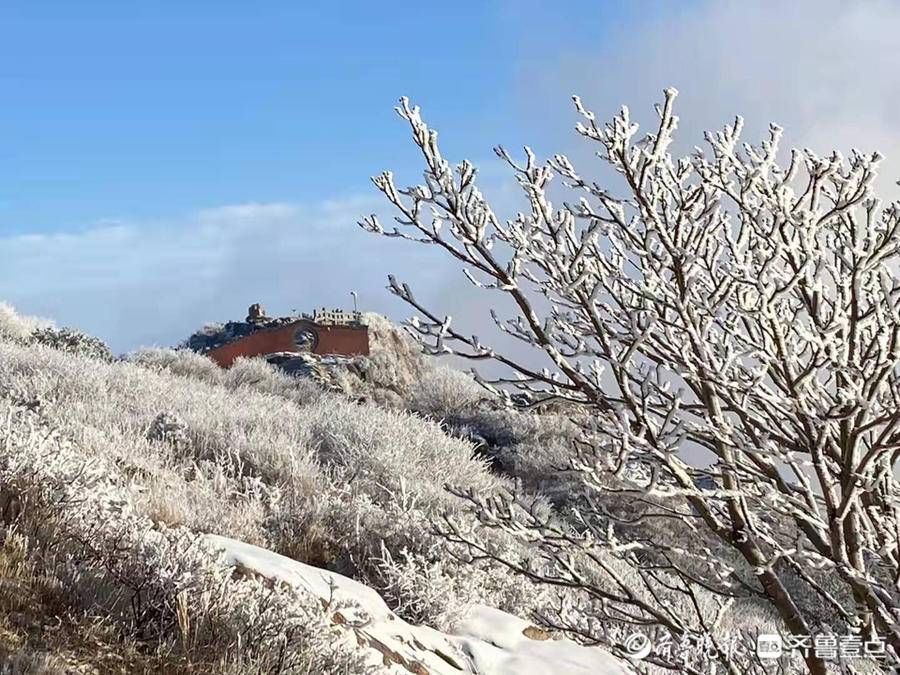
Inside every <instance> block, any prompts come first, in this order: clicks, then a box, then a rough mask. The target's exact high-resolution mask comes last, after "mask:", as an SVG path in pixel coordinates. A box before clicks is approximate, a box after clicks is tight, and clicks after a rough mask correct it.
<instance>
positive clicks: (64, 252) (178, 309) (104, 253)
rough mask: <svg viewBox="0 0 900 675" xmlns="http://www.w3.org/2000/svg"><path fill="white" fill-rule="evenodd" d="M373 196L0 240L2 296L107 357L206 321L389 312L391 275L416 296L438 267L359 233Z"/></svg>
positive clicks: (438, 273)
mask: <svg viewBox="0 0 900 675" xmlns="http://www.w3.org/2000/svg"><path fill="white" fill-rule="evenodd" d="M380 206H381V204H380V202H378V201H377V195H373V196H372V197H369V198H365V197H353V198H350V199H347V200H331V201H327V202H323V203H321V204H314V205H302V204H256V203H250V204H236V205H228V206H223V207H218V208H213V209H204V210H200V211H198V212H196V213H193V214H188V215H186V216H183V217H179V218H173V219H171V220H168V221H165V222H131V223H124V222H119V223H101V224H97V225H95V226H93V227H89V228H86V229H84V230H82V231H78V232H60V233H52V234H40V235H35V234H28V235H19V236H8V237H0V260H3V261H4V264H3V270H2V273H0V298H4V299H6V300H8V301H10V302H11V303H12V304H14V305H16V306H18V307H19V308H20V309H21V310H22V311H24V312H27V313H32V314H38V315H45V316H49V317H52V318H53V319H54V320H55V321H56V322H57V323H59V324H66V325H72V326H76V327H79V328H81V329H83V330H86V331H88V332H90V333H93V334H95V335H98V336H100V337H103V338H104V339H106V340H108V341H109V342H110V343H111V345H112V346H113V348H114V349H116V350H120V351H121V350H126V349H132V348H134V347H136V346H139V345H147V344H172V343H175V342H177V341H179V340H180V339H182V338H184V337H186V336H187V335H188V334H189V333H190V332H191V331H192V330H194V329H195V328H197V327H199V326H200V325H201V324H203V323H204V322H206V321H212V320H227V319H235V318H242V317H243V315H244V312H245V310H246V308H247V306H248V305H250V304H251V303H253V302H262V303H263V304H264V305H265V306H267V307H268V308H269V309H270V311H271V312H273V313H281V312H287V311H290V310H291V309H295V308H296V309H311V308H312V307H313V306H318V305H347V304H348V303H349V302H350V297H349V292H350V291H351V290H356V291H357V292H358V293H359V296H360V301H361V303H362V304H363V307H364V308H366V309H374V310H376V311H382V312H387V311H390V312H394V313H396V312H398V310H400V303H399V301H396V300H393V299H392V298H391V297H390V296H389V294H388V293H387V291H386V290H384V286H385V276H386V274H387V273H388V272H395V271H398V270H405V271H406V272H407V276H409V277H411V278H412V280H413V281H415V282H417V283H418V284H419V285H420V286H422V287H423V288H424V290H425V292H428V289H434V288H436V287H437V286H438V285H439V284H440V279H441V278H442V275H443V274H444V273H446V267H442V266H441V264H440V261H439V259H437V258H436V257H434V256H429V254H428V253H429V252H428V251H427V250H423V247H412V246H400V245H397V244H396V243H394V242H389V241H386V240H383V239H381V238H379V237H375V236H373V235H370V234H367V233H365V232H363V231H362V230H361V229H359V228H358V227H356V225H355V223H356V221H357V220H358V219H359V217H360V216H362V215H364V214H366V213H368V212H370V211H372V210H375V209H377V208H378V207H380Z"/></svg>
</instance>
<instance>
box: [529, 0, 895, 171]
mask: <svg viewBox="0 0 900 675" xmlns="http://www.w3.org/2000/svg"><path fill="white" fill-rule="evenodd" d="M898 33H900V5H898V4H897V3H892V2H887V1H882V0H875V1H872V2H861V1H857V2H854V1H846V2H845V1H842V0H798V1H795V2H789V3H788V2H772V1H768V2H744V1H737V2H735V1H717V2H705V3H699V4H696V5H691V6H689V7H687V6H685V5H682V4H678V5H662V6H661V11H660V12H645V13H643V15H642V18H641V19H640V23H638V24H635V25H625V26H622V27H621V28H620V30H617V31H616V33H615V35H614V37H613V38H612V39H606V40H599V39H598V40H597V41H596V42H595V44H596V45H597V47H596V48H591V49H590V50H589V51H571V50H567V48H566V46H565V45H557V46H558V47H559V48H560V49H559V51H558V52H557V55H556V58H551V59H550V60H549V61H547V62H545V65H544V66H543V67H541V68H538V69H537V70H536V71H535V70H533V69H532V70H529V71H528V72H527V73H526V74H524V75H523V78H522V82H521V84H522V87H521V92H520V93H521V95H522V96H523V97H524V98H525V99H526V100H527V101H528V103H529V105H528V106H522V109H526V110H530V111H531V112H530V114H529V122H530V124H529V126H530V127H531V128H534V127H535V125H536V124H538V123H540V124H542V125H543V126H546V123H544V122H543V120H547V119H551V120H561V121H562V122H561V123H560V124H556V125H555V127H554V128H555V129H556V130H557V133H556V134H555V135H556V140H557V141H559V142H563V143H565V144H567V147H564V148H558V147H557V148H556V151H559V150H560V149H562V150H566V151H569V150H572V152H571V154H572V155H574V156H576V157H578V158H579V159H582V160H583V159H586V158H587V153H586V152H585V149H584V148H583V147H582V145H580V144H579V145H576V142H574V141H570V140H568V139H573V138H574V132H571V133H569V131H568V130H569V129H571V126H572V125H573V124H574V121H575V115H574V111H573V110H572V106H571V102H570V98H569V97H570V96H571V95H572V94H575V93H577V94H579V95H581V96H582V98H583V99H584V100H585V102H586V104H588V105H589V106H591V107H593V108H594V110H595V111H596V112H597V114H598V115H599V116H601V117H603V118H606V117H609V116H611V115H612V114H613V113H615V112H616V110H617V109H618V108H619V107H620V106H621V105H622V104H627V105H628V106H629V108H630V109H631V111H632V114H633V115H634V116H635V117H636V118H637V119H638V120H643V121H646V122H652V121H653V112H652V104H653V103H654V102H657V101H659V100H661V92H662V90H663V89H664V88H665V87H668V86H675V87H676V88H678V90H679V92H680V96H679V99H678V102H677V113H678V115H679V117H680V118H681V124H680V129H681V131H680V138H681V141H682V147H683V148H690V147H692V146H693V145H698V144H700V143H701V142H702V132H703V131H704V130H706V129H714V128H715V129H717V128H720V127H721V126H722V125H724V124H725V123H728V122H730V121H731V120H732V119H733V118H734V116H735V115H737V114H740V115H742V116H743V117H744V118H745V120H746V127H745V128H746V137H747V138H748V139H751V140H757V139H758V138H759V136H760V134H761V133H763V132H764V131H765V129H766V127H767V125H768V123H769V122H771V121H775V122H778V123H779V124H781V125H782V126H784V127H785V131H786V140H787V141H788V142H789V143H791V144H793V145H797V146H801V147H802V146H809V147H812V148H813V149H814V150H817V151H820V152H826V151H829V150H831V149H833V148H837V149H841V150H844V151H846V150H847V149H849V148H850V147H858V148H859V149H861V150H873V149H876V148H878V149H880V150H882V152H883V153H884V154H886V155H887V156H888V160H887V162H886V163H885V164H884V165H883V170H882V176H883V177H884V178H885V179H889V180H883V181H882V183H883V184H893V182H894V180H895V179H896V178H900V136H898V134H897V121H896V111H897V110H898V109H900V85H898V80H897V75H896V74H897V72H900V50H898V49H897V48H896V36H897V35H898ZM563 128H565V129H566V136H565V137H563V136H562V134H561V130H562V129H563ZM563 138H565V139H567V140H565V141H563V140H562V139H563ZM573 146H574V147H573ZM551 149H552V148H551Z"/></svg>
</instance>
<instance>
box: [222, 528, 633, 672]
mask: <svg viewBox="0 0 900 675" xmlns="http://www.w3.org/2000/svg"><path fill="white" fill-rule="evenodd" d="M206 539H207V541H208V542H209V543H210V544H212V545H213V546H214V547H215V548H218V549H220V550H222V551H223V552H224V556H225V561H226V562H227V563H228V564H230V565H233V566H234V567H235V568H237V569H238V570H239V571H241V572H243V573H245V574H258V575H260V576H263V577H265V578H267V579H271V580H273V581H280V582H283V583H286V584H290V585H291V586H294V587H298V588H304V589H306V590H307V591H308V592H309V593H310V594H311V595H312V596H313V597H315V598H317V599H318V600H319V601H320V602H321V603H322V606H323V607H325V608H326V610H327V611H329V612H332V611H333V613H332V620H333V621H334V622H335V623H336V624H338V625H342V626H345V627H346V628H347V631H348V635H347V637H348V640H349V639H355V641H356V642H357V643H358V644H360V645H362V646H365V647H368V649H369V651H370V652H371V655H372V658H371V663H372V665H383V666H385V667H386V668H387V669H388V671H389V672H394V673H416V674H417V675H432V674H434V675H438V674H444V673H446V674H448V675H459V674H460V673H473V674H477V675H548V674H554V675H555V674H557V673H558V674H559V675H567V674H569V673H571V674H572V675H581V674H584V675H588V674H590V675H630V674H631V673H633V671H632V670H631V668H629V667H628V666H627V665H626V664H624V663H623V662H622V661H620V660H618V659H617V658H615V657H614V656H612V655H611V654H610V653H609V652H606V651H604V650H603V649H600V648H599V647H584V646H582V645H579V644H576V643H575V642H572V641H570V640H565V639H559V640H557V639H550V636H549V635H548V634H546V633H545V632H544V631H542V630H541V629H539V628H537V627H535V626H532V625H531V624H529V623H528V622H527V621H524V620H522V619H520V618H519V617H516V616H512V615H510V614H507V613H506V612H502V611H500V610H498V609H494V608H492V607H484V606H476V607H474V608H472V610H471V611H470V612H469V613H468V614H467V616H466V617H465V618H464V619H463V621H461V622H460V624H459V626H457V629H456V631H455V634H452V635H448V634H445V633H441V632H439V631H436V630H434V629H433V628H429V627H428V626H414V625H411V624H408V623H406V622H405V621H403V620H402V619H401V618H399V617H398V616H396V615H395V614H394V613H393V612H391V610H390V608H388V606H387V605H386V604H385V602H384V600H382V598H381V596H380V595H378V593H377V592H375V591H374V590H372V589H371V588H369V587H368V586H365V585H364V584H361V583H359V582H358V581H354V580H353V579H349V578H347V577H344V576H341V575H340V574H335V573H334V572H329V571H327V570H322V569H319V568H317V567H312V566H310V565H306V564H304V563H301V562H297V561H296V560H292V559H291V558H287V557H285V556H282V555H279V554H277V553H273V552H272V551H268V550H266V549H263V548H260V547H258V546H253V545H251V544H246V543H244V542H241V541H237V540H235V539H229V538H227V537H220V536H217V535H206Z"/></svg>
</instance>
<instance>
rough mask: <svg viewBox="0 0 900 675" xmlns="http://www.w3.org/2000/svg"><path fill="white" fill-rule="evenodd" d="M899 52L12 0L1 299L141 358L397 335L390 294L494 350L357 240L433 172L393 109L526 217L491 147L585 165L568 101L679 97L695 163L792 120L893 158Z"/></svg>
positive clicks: (604, 109) (855, 36)
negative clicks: (395, 188)
mask: <svg viewBox="0 0 900 675" xmlns="http://www.w3.org/2000/svg"><path fill="white" fill-rule="evenodd" d="M898 31H900V9H898V8H897V7H896V6H895V5H894V4H892V3H889V2H886V1H885V2H878V1H875V2H868V3H856V2H847V3H841V2H838V1H837V0H834V1H832V0H825V1H823V2H819V1H818V0H802V1H798V2H795V3H790V4H785V3H775V2H759V3H746V2H737V1H734V2H731V1H728V0H723V1H717V2H702V1H700V0H696V1H691V2H678V3H675V2H624V1H623V2H615V1H595V2H586V1H573V2H565V3H559V2H554V3H551V2H539V1H537V0H524V1H521V2H507V1H503V2H490V1H483V2H478V1H474V0H473V1H469V2H457V3H423V2H415V3H414V2H383V3H369V2H358V1H357V2H336V1H335V2H327V3H326V2H298V1H293V2H277V1H271V2H260V3H249V2H237V1H234V0H219V1H218V2H211V1H206V0H191V1H190V2H174V1H171V0H165V1H164V0H157V1H156V2H152V3H151V2H145V3H122V2H111V1H106V2H99V1H96V0H94V1H92V0H79V2H77V3H76V2H64V1H63V0H57V1H49V0H43V1H41V0H31V1H29V2H24V1H22V2H18V1H16V0H7V1H6V2H3V3H0V300H7V301H9V302H11V303H12V304H14V305H15V306H17V307H18V308H19V309H20V310H21V311H23V312H26V313H30V314H38V315H43V316H48V317H50V318H53V319H55V320H56V321H57V323H60V324H65V325H73V326H76V327H79V328H81V329H83V330H86V331H88V332H91V333H93V334H96V335H99V336H100V337H102V338H104V339H106V340H107V341H108V342H109V343H110V344H111V345H112V346H113V348H114V349H116V350H117V351H124V350H128V349H133V348H135V347H137V346H139V345H148V344H173V343H175V342H177V341H179V340H181V339H182V338H184V337H185V336H186V335H187V334H188V333H189V332H190V331H191V330H193V329H194V328H196V327H198V326H199V325H201V324H203V323H204V322H206V321H211V320H227V319H229V318H237V317H241V316H242V315H243V313H244V311H245V309H246V307H247V305H249V304H251V303H252V302H257V301H259V302H262V303H263V304H264V305H266V306H267V307H269V309H270V311H273V312H276V313H278V312H286V311H289V310H291V309H294V308H298V309H306V308H309V307H312V306H315V305H322V304H327V305H340V304H347V303H348V301H349V291H350V290H356V291H357V292H359V294H360V299H361V302H362V304H363V306H364V307H365V308H366V309H372V310H376V311H381V312H383V313H387V314H389V315H391V316H392V317H394V318H402V317H404V316H406V314H407V311H406V310H405V309H404V308H403V306H402V305H401V304H400V303H399V301H396V300H394V299H392V298H391V297H390V296H389V295H388V294H387V292H386V291H385V290H384V285H385V277H386V276H387V274H388V273H395V274H397V275H398V276H399V277H401V278H403V279H406V280H409V281H411V282H413V285H414V287H416V288H420V289H422V290H421V292H420V296H422V295H424V297H425V298H427V299H428V300H429V301H433V302H434V303H436V304H437V305H438V306H440V307H441V308H445V309H446V311H448V312H450V313H453V314H454V315H456V316H459V317H460V318H461V320H462V321H463V322H468V323H469V324H470V325H472V326H474V327H476V328H477V327H478V326H481V327H482V328H483V327H484V324H485V323H486V321H489V319H486V317H487V316H488V314H487V308H488V307H487V305H488V304H489V303H488V302H486V301H485V298H484V297H483V296H480V295H473V294H472V293H470V292H469V291H468V290H467V287H466V284H465V282H464V281H462V280H461V276H460V274H459V272H458V271H457V270H455V269H454V268H453V266H452V265H448V264H445V263H444V262H442V261H441V259H440V258H439V257H438V256H436V255H435V252H433V251H429V250H425V249H423V248H422V247H415V246H412V245H403V244H402V243H398V242H393V241H390V242H387V241H381V240H378V239H377V238H375V237H373V236H372V235H368V234H366V233H364V232H362V231H361V230H360V229H359V228H358V227H356V226H355V222H356V220H357V219H358V218H360V217H361V216H363V215H365V214H368V213H370V212H372V211H376V210H380V209H381V208H382V204H381V201H380V200H379V199H378V195H377V194H376V193H375V191H374V189H373V188H372V187H371V185H370V184H369V181H368V179H369V176H371V175H372V174H374V173H377V172H378V171H380V170H382V169H386V168H390V169H393V170H394V171H395V173H396V174H397V175H398V177H399V182H401V183H409V182H413V181H415V180H416V179H417V178H418V176H419V168H418V166H419V165H418V163H417V157H416V154H415V152H414V150H413V147H412V145H411V143H410V141H409V139H408V136H407V130H406V128H405V127H404V125H403V124H402V122H401V121H400V120H399V118H398V117H397V116H396V115H395V114H394V112H393V106H394V105H395V103H396V100H397V98H398V97H399V96H401V95H408V96H410V97H411V98H412V99H413V100H414V102H416V103H418V104H420V105H421V106H422V108H423V110H424V113H425V116H426V118H427V119H428V120H429V122H430V123H432V124H433V125H434V126H435V127H436V128H438V129H439V130H440V132H441V142H442V147H443V148H444V151H445V154H447V155H448V156H450V157H451V158H453V159H462V158H464V157H467V158H469V159H472V160H474V161H475V162H476V164H477V165H478V166H479V167H480V168H481V169H482V180H483V186H484V187H485V189H486V191H487V192H488V194H489V195H494V196H495V198H496V201H497V207H498V211H500V212H501V213H509V212H510V211H511V210H512V209H514V208H515V206H516V202H515V199H514V193H513V192H512V190H511V189H510V184H509V181H508V180H507V179H504V178H503V172H502V166H501V165H500V164H499V162H498V161H497V160H495V159H494V158H493V155H492V153H491V148H492V147H493V146H494V145H496V144H503V145H506V146H508V147H510V148H512V149H515V148H518V147H520V146H521V145H523V144H526V143H527V144H529V145H532V146H533V147H534V148H535V149H536V150H537V151H538V153H539V154H541V155H546V154H547V153H550V152H559V151H563V152H566V153H569V154H570V155H571V156H572V157H573V159H575V160H577V161H578V162H579V163H589V162H590V161H591V151H590V148H587V147H586V146H585V145H584V144H583V143H579V142H578V140H577V139H576V137H575V135H574V133H573V132H572V125H573V124H574V122H575V116H574V114H573V112H572V109H571V102H570V96H571V94H573V93H578V94H580V95H581V96H582V97H583V98H584V100H585V101H586V102H587V103H588V104H589V105H590V106H592V107H593V108H594V109H595V110H596V111H597V113H598V115H600V116H601V117H606V116H608V115H610V114H611V113H613V112H614V111H615V110H616V109H617V107H618V106H619V105H621V104H623V103H628V104H629V105H630V106H631V107H632V109H633V110H634V111H635V115H636V117H637V118H638V119H639V120H647V119H649V118H651V117H652V108H651V103H652V102H654V101H656V100H658V97H659V92H660V91H661V90H662V89H663V88H664V87H666V86H670V85H675V86H677V87H678V88H679V89H680V90H681V92H682V95H681V97H680V98H679V107H678V111H679V113H680V114H681V116H682V120H683V121H682V125H681V130H682V135H683V137H684V138H685V139H686V140H685V141H684V142H683V146H682V147H684V148H690V147H691V146H692V145H694V144H695V143H699V142H700V140H701V132H702V130H704V129H707V128H712V127H717V126H719V125H721V124H723V123H725V122H727V121H729V120H730V119H731V118H732V117H733V116H734V114H736V113H742V114H744V116H745V117H746V118H747V120H748V126H747V128H748V130H749V132H750V133H751V134H753V133H755V132H758V131H759V130H761V129H764V128H765V125H766V123H767V122H768V121H769V120H771V119H776V120H778V121H779V122H781V123H782V124H784V125H785V126H786V127H787V132H788V139H789V140H793V141H794V142H796V143H798V144H811V145H813V147H818V148H820V149H821V148H825V149H827V148H829V147H831V146H837V147H842V146H845V145H847V144H851V143H852V144H855V145H861V146H862V147H865V148H870V147H880V148H881V149H882V150H883V151H885V152H886V153H887V154H888V156H889V157H890V156H892V153H891V149H892V148H894V147H896V148H897V149H898V150H900V142H898V140H897V139H898V138H900V135H898V134H897V133H896V131H897V129H896V122H895V114H894V112H895V111H896V109H897V107H898V106H897V104H900V89H898V84H897V80H896V75H895V73H896V72H898V70H900V54H898V52H897V50H896V48H895V47H894V44H895V39H896V38H895V36H896V34H897V32H898ZM893 154H896V155H900V152H897V153H893ZM890 166H894V165H890ZM897 166H898V167H900V165H897ZM896 173H900V171H898V172H896ZM896 173H895V174H894V175H896Z"/></svg>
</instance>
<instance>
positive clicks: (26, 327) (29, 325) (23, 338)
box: [0, 302, 53, 342]
mask: <svg viewBox="0 0 900 675" xmlns="http://www.w3.org/2000/svg"><path fill="white" fill-rule="evenodd" d="M52 327H53V322H52V321H49V320H47V319H39V318H36V317H33V316H24V315H22V314H19V313H18V312H16V310H15V309H14V308H13V307H12V306H11V305H8V304H7V303H5V302H0V340H11V341H15V342H28V341H30V340H31V336H32V334H33V333H34V332H35V331H36V330H40V329H45V328H52Z"/></svg>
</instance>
